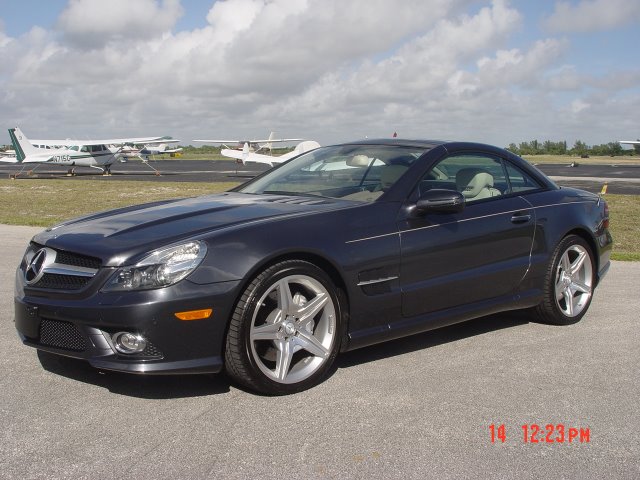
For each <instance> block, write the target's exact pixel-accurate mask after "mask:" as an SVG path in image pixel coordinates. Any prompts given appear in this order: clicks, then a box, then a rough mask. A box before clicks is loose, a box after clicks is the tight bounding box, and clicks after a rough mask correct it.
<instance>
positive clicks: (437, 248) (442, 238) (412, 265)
mask: <svg viewBox="0 0 640 480" xmlns="http://www.w3.org/2000/svg"><path fill="white" fill-rule="evenodd" d="M506 162H507V161H506V160H504V159H501V158H498V157H496V156H494V155H491V154H485V153H482V152H465V153H462V154H450V155H449V156H447V157H445V158H444V159H443V160H441V161H440V162H438V163H437V164H436V165H434V166H433V167H432V168H430V169H429V170H428V171H427V172H426V174H425V175H424V177H423V178H422V179H421V181H420V183H419V185H418V187H417V188H418V192H417V196H419V195H420V194H421V193H424V191H426V190H428V189H433V188H439V189H443V188H444V189H451V190H457V191H459V192H461V193H462V194H463V195H464V196H465V207H464V209H463V210H462V211H460V212H457V213H428V214H424V215H416V214H406V215H405V218H400V221H399V229H400V235H401V266H400V279H401V288H402V313H403V316H404V317H412V316H416V315H421V314H426V313H431V312H436V311H440V310H445V309H449V308H453V307H459V306H465V305H467V306H469V308H473V307H472V306H471V305H472V304H479V303H480V302H484V301H487V300H490V299H493V298H496V297H501V296H504V295H510V294H513V293H514V292H515V291H516V290H517V288H518V285H519V283H520V281H521V280H522V278H523V277H524V275H525V273H526V272H527V269H528V267H529V263H530V252H531V248H532V243H533V237H534V230H535V211H534V210H533V209H532V208H531V206H530V205H529V203H528V202H526V201H525V200H524V199H523V198H521V197H520V196H519V195H518V191H515V190H514V189H513V188H512V187H511V185H510V182H509V177H508V173H507V172H508V171H509V169H508V166H507V164H506ZM509 168H511V167H509ZM532 188H535V186H534V187H532Z"/></svg>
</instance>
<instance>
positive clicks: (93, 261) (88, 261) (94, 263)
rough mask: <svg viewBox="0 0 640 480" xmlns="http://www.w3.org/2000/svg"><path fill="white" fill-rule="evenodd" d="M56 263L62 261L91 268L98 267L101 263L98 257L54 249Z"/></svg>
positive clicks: (64, 263)
mask: <svg viewBox="0 0 640 480" xmlns="http://www.w3.org/2000/svg"><path fill="white" fill-rule="evenodd" d="M56 263H62V264H63V265H73V266H75V267H84V268H93V269H95V270H97V269H99V268H100V265H101V262H100V259H99V258H94V257H87V256H85V255H79V254H77V253H71V252H65V251H64V250H57V251H56Z"/></svg>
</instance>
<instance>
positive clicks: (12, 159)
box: [0, 150, 18, 163]
mask: <svg viewBox="0 0 640 480" xmlns="http://www.w3.org/2000/svg"><path fill="white" fill-rule="evenodd" d="M0 162H7V163H18V159H17V158H16V151H15V150H0Z"/></svg>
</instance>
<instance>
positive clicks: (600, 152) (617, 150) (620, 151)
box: [507, 140, 639, 157]
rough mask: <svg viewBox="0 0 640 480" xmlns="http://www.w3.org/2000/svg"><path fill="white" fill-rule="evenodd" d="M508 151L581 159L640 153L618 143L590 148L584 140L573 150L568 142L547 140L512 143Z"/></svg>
mask: <svg viewBox="0 0 640 480" xmlns="http://www.w3.org/2000/svg"><path fill="white" fill-rule="evenodd" d="M507 150H509V151H510V152H513V153H515V154H516V155H577V156H579V157H585V156H589V155H594V156H610V157H616V156H621V155H637V154H638V153H639V149H638V148H637V147H636V148H633V149H625V148H622V145H620V144H619V143H618V142H609V143H603V144H601V145H591V146H589V145H587V144H586V143H585V142H583V141H582V140H576V142H575V143H574V144H573V147H571V148H569V147H568V146H567V142H566V141H561V142H552V141H551V140H545V141H544V142H539V141H538V140H531V141H530V142H521V143H520V144H519V145H516V144H515V143H510V144H509V146H508V147H507Z"/></svg>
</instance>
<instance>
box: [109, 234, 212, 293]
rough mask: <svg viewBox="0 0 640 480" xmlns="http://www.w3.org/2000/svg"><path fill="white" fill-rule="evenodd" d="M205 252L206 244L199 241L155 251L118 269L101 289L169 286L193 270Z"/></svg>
mask: <svg viewBox="0 0 640 480" xmlns="http://www.w3.org/2000/svg"><path fill="white" fill-rule="evenodd" d="M206 254H207V246H206V244H205V243H204V242H199V241H196V242H189V243H183V244H182V245H176V246H173V247H168V248H163V249H161V250H156V251H155V252H153V253H151V254H149V255H148V256H146V257H145V258H144V259H143V260H141V261H140V262H138V263H137V264H136V265H134V266H132V267H122V268H119V269H118V270H117V271H116V272H115V273H114V274H113V275H112V276H111V278H110V279H109V281H108V282H107V283H106V285H105V286H104V287H103V288H102V291H103V292H124V291H131V290H148V289H151V288H162V287H167V286H169V285H173V284H174V283H176V282H179V281H180V280H182V279H183V278H184V277H186V276H187V275H189V274H190V273H191V272H193V271H194V270H195V268H196V267H197V266H198V265H200V262H202V259H203V258H204V256H205V255H206Z"/></svg>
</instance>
